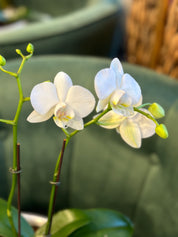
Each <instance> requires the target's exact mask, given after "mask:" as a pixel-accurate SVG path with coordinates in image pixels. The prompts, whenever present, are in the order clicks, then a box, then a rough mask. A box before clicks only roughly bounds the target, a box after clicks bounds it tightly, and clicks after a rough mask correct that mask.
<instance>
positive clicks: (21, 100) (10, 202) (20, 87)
mask: <svg viewBox="0 0 178 237" xmlns="http://www.w3.org/2000/svg"><path fill="white" fill-rule="evenodd" d="M25 61H26V57H24V58H23V60H22V63H21V65H20V67H19V70H18V72H17V74H15V73H14V74H12V73H9V74H10V75H13V76H15V78H16V80H17V85H18V91H19V102H18V106H17V111H16V114H15V117H14V120H13V121H11V120H1V122H5V123H8V124H11V125H12V126H13V170H14V171H17V168H18V167H17V127H18V120H19V116H20V112H21V109H22V105H23V103H24V102H25V101H26V99H24V97H23V91H22V85H21V80H20V73H21V70H22V68H23V66H24V63H25ZM7 73H8V72H7ZM16 185H17V174H16V173H14V174H12V184H11V190H10V193H9V197H8V201H7V216H8V218H9V222H10V224H11V227H12V231H13V234H14V237H16V236H17V232H16V229H15V227H14V223H13V217H12V212H11V206H12V200H13V196H14V193H15V188H16Z"/></svg>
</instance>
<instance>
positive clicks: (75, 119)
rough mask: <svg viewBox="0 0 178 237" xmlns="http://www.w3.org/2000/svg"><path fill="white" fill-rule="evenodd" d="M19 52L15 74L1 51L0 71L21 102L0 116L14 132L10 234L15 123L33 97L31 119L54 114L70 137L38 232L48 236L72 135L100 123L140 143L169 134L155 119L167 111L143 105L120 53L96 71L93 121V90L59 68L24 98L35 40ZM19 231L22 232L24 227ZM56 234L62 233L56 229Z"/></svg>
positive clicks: (15, 171) (136, 144) (15, 166)
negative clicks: (9, 115) (10, 116)
mask: <svg viewBox="0 0 178 237" xmlns="http://www.w3.org/2000/svg"><path fill="white" fill-rule="evenodd" d="M16 52H17V53H18V54H19V55H20V56H21V57H22V63H21V65H20V67H19V70H18V72H17V73H13V72H10V71H7V70H5V69H4V67H3V66H5V64H6V60H5V59H4V57H2V56H0V69H1V71H3V72H4V73H7V74H10V75H11V76H13V77H15V78H16V79H17V84H18V88H19V104H18V107H17V113H16V115H15V118H14V120H5V119H0V122H2V123H6V124H10V125H12V126H13V134H14V136H13V139H14V157H13V168H12V170H13V180H12V188H11V192H10V195H9V199H8V204H7V215H8V218H9V222H10V224H11V228H12V233H13V235H14V236H17V231H16V228H15V225H14V223H13V218H12V207H11V203H12V198H13V195H14V190H15V187H16V183H17V175H18V164H17V150H16V146H17V124H18V118H19V116H20V112H21V108H22V106H23V103H24V102H26V101H29V100H30V101H31V105H32V107H33V111H32V112H31V113H30V115H29V116H28V118H27V121H28V122H30V123H39V122H44V121H46V120H48V119H50V118H51V117H53V120H54V122H55V124H56V125H57V126H58V127H59V128H60V129H61V130H62V131H63V132H64V134H65V136H66V138H65V139H64V141H63V146H62V149H61V152H60V154H59V157H58V159H57V162H56V166H55V170H54V175H53V181H52V182H51V184H52V188H51V194H50V201H49V206H48V221H47V224H46V225H45V227H44V228H42V230H41V232H38V235H39V233H40V234H43V235H44V236H48V235H49V234H50V233H51V225H52V219H53V214H54V213H53V212H54V207H55V198H56V191H57V185H58V183H59V178H60V171H61V165H62V159H63V154H64V151H65V149H66V147H67V144H68V143H69V141H70V139H71V138H72V137H73V136H74V135H75V134H77V133H78V132H80V131H81V130H83V129H85V128H86V127H88V126H90V125H92V124H96V125H99V126H101V127H103V128H106V129H116V132H117V133H119V134H120V136H121V137H122V139H123V140H124V141H125V142H126V143H127V144H128V145H130V146H131V147H133V148H140V147H141V142H142V139H143V138H147V137H150V136H152V135H154V134H155V133H156V134H157V135H159V136H160V137H162V138H167V137H168V132H167V129H166V126H165V125H164V124H159V123H158V121H157V119H159V118H161V117H163V116H164V115H165V112H164V109H163V108H162V107H161V106H160V105H159V104H157V103H153V104H150V103H146V104H142V92H141V88H140V86H139V84H138V83H137V82H136V80H135V79H134V78H133V77H132V76H131V75H129V74H127V73H124V71H123V67H122V64H121V62H120V61H119V59H118V58H114V59H113V60H112V61H111V64H110V67H109V68H105V69H102V70H100V71H99V72H98V73H97V74H96V76H95V79H94V87H95V91H96V95H97V97H98V102H97V105H96V115H94V117H93V118H92V119H91V120H90V121H88V122H86V123H84V120H83V118H85V117H87V116H88V115H89V114H90V113H91V112H92V111H93V110H94V108H95V104H96V101H95V97H94V95H93V94H92V93H91V92H90V91H89V90H88V89H86V88H84V87H82V86H79V85H73V83H72V79H71V78H70V76H69V75H68V74H66V73H65V72H62V71H60V72H58V73H57V75H56V76H55V78H54V82H51V81H45V82H42V83H40V84H37V85H35V86H34V88H33V89H32V91H31V94H30V97H25V98H24V96H23V92H22V85H21V80H20V75H21V71H22V68H23V66H24V63H25V62H26V61H27V60H28V59H29V58H30V57H31V56H32V55H33V45H32V44H29V45H28V46H27V52H28V55H27V56H24V55H23V54H22V52H21V51H20V50H16ZM69 128H70V129H69ZM71 129H72V131H71ZM19 222H20V218H19ZM85 224H86V223H85ZM42 231H43V232H42ZM0 233H1V232H0ZM58 233H59V232H58ZM38 235H37V236H38ZM4 236H5V235H4ZM18 236H20V230H19V232H18ZM52 236H53V235H52ZM54 236H59V235H55V234H54ZM60 236H63V235H60ZM64 236H65V235H64ZM66 236H68V235H66Z"/></svg>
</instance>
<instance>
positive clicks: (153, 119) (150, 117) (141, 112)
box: [134, 107, 159, 126]
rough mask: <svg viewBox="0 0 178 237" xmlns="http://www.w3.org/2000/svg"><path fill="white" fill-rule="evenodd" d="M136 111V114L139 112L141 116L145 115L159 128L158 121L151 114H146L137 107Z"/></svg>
mask: <svg viewBox="0 0 178 237" xmlns="http://www.w3.org/2000/svg"><path fill="white" fill-rule="evenodd" d="M134 111H136V112H138V113H140V114H143V115H144V116H146V117H147V118H149V119H151V120H152V121H153V122H154V123H155V124H156V126H159V123H158V122H157V121H156V119H155V118H153V116H151V115H150V114H149V113H146V112H144V111H142V110H140V109H139V107H137V108H136V107H134Z"/></svg>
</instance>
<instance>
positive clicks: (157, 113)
mask: <svg viewBox="0 0 178 237" xmlns="http://www.w3.org/2000/svg"><path fill="white" fill-rule="evenodd" d="M148 110H149V112H150V113H151V114H152V115H153V116H154V117H155V118H156V119H159V118H162V117H164V116H165V111H164V109H163V107H162V106H161V105H159V104H157V103H153V104H151V105H150V106H149V108H148Z"/></svg>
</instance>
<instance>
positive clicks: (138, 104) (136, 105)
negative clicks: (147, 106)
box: [133, 95, 143, 107]
mask: <svg viewBox="0 0 178 237" xmlns="http://www.w3.org/2000/svg"><path fill="white" fill-rule="evenodd" d="M142 101H143V97H142V95H141V96H140V99H139V101H138V103H137V104H134V105H133V106H134V107H138V106H140V105H141V104H142Z"/></svg>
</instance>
